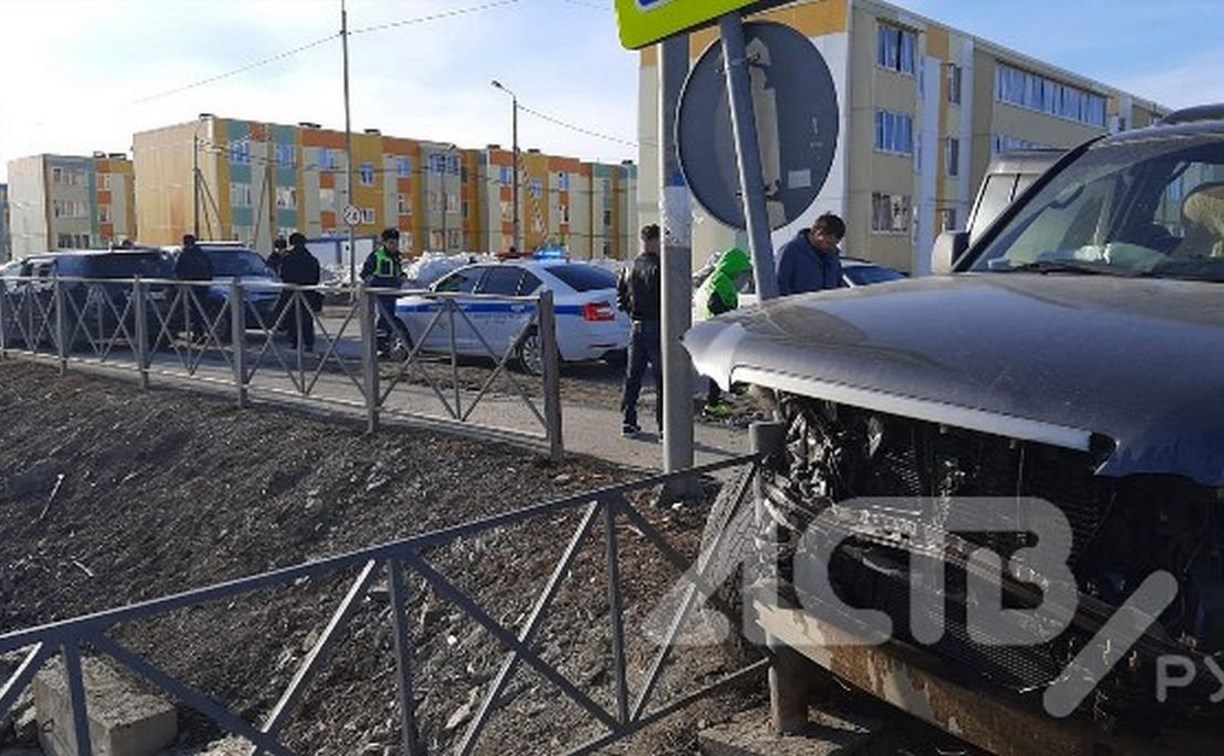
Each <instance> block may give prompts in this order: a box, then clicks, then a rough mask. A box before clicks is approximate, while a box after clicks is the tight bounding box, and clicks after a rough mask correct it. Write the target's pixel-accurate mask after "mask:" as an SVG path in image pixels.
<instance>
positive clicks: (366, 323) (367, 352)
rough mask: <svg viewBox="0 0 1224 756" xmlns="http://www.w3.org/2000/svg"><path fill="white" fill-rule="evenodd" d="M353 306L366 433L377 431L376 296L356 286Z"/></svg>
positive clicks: (363, 287) (360, 286)
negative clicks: (357, 323)
mask: <svg viewBox="0 0 1224 756" xmlns="http://www.w3.org/2000/svg"><path fill="white" fill-rule="evenodd" d="M354 291H355V292H356V299H355V300H354V301H355V306H357V307H359V308H361V309H360V310H359V313H360V317H361V373H362V375H363V376H364V377H365V403H366V431H367V432H369V433H373V432H374V431H376V430H378V404H379V391H380V390H379V387H378V334H377V333H376V328H377V325H378V319H377V318H378V316H377V314H376V313H375V311H374V308H375V303H376V302H377V301H378V300H377V299H376V295H374V294H370V292H368V291H366V287H365V284H358V285H357V288H356V289H355V290H354Z"/></svg>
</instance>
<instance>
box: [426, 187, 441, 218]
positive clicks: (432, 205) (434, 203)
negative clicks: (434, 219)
mask: <svg viewBox="0 0 1224 756" xmlns="http://www.w3.org/2000/svg"><path fill="white" fill-rule="evenodd" d="M428 203H429V212H431V213H436V212H438V209H439V208H440V207H441V203H440V201H439V200H438V193H437V192H430V193H429V200H428Z"/></svg>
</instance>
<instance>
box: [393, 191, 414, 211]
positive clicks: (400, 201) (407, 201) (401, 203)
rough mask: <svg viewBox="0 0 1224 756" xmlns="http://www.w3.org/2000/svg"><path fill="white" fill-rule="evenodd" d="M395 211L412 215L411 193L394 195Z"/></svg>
mask: <svg viewBox="0 0 1224 756" xmlns="http://www.w3.org/2000/svg"><path fill="white" fill-rule="evenodd" d="M395 212H396V213H397V214H399V215H412V195H410V194H397V195H395Z"/></svg>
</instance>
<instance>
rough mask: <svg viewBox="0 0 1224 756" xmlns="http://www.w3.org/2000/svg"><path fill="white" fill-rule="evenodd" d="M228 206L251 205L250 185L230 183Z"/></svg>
mask: <svg viewBox="0 0 1224 756" xmlns="http://www.w3.org/2000/svg"><path fill="white" fill-rule="evenodd" d="M230 206H231V207H250V206H251V185H250V184H241V183H237V182H235V183H232V184H230Z"/></svg>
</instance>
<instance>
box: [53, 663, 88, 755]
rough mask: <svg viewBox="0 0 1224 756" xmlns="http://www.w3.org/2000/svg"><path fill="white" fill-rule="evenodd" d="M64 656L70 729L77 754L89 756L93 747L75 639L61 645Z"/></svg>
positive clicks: (83, 682)
mask: <svg viewBox="0 0 1224 756" xmlns="http://www.w3.org/2000/svg"><path fill="white" fill-rule="evenodd" d="M60 651H61V653H62V655H63V657H64V679H65V680H67V681H68V701H69V703H70V704H71V705H72V731H73V734H74V735H75V738H74V739H75V740H76V752H77V754H78V756H90V754H92V753H93V747H92V745H91V744H90V742H89V714H88V712H87V711H86V706H88V704H86V702H85V681H84V677H83V675H82V674H81V649H80V648H79V647H78V646H77V644H76V641H75V640H72V641H68V642H66V643H65V644H64V645H63V646H61V648H60Z"/></svg>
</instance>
